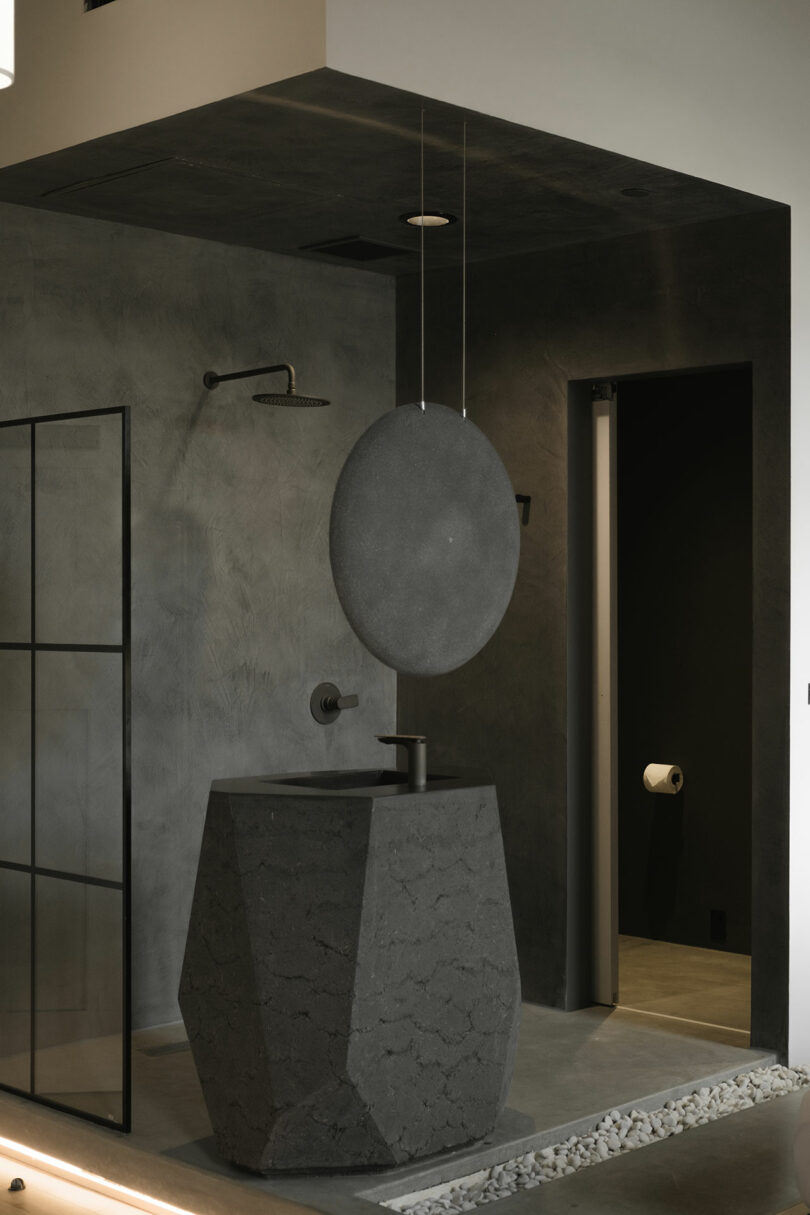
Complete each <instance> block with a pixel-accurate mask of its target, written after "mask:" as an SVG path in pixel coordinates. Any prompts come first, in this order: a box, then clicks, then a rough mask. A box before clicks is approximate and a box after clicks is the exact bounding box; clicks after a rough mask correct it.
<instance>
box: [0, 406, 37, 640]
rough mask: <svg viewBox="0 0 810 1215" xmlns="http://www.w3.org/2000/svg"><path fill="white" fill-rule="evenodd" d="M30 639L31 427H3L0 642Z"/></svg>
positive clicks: (0, 448) (0, 454)
mask: <svg viewBox="0 0 810 1215" xmlns="http://www.w3.org/2000/svg"><path fill="white" fill-rule="evenodd" d="M30 640H31V427H30V426H3V427H0V641H30Z"/></svg>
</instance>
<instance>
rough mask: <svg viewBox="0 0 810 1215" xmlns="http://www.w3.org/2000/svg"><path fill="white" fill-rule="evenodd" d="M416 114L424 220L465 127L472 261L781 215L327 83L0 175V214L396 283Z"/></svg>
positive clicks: (352, 82)
mask: <svg viewBox="0 0 810 1215" xmlns="http://www.w3.org/2000/svg"><path fill="white" fill-rule="evenodd" d="M422 106H424V109H425V208H426V210H429V209H436V210H440V211H449V212H452V213H455V214H456V215H460V214H461V203H462V176H461V140H462V123H463V122H464V120H465V119H466V121H467V123H468V128H467V145H468V154H467V166H468V167H467V194H468V210H467V233H468V236H467V251H468V258H469V259H470V260H471V261H477V260H481V259H485V258H493V257H503V256H511V255H515V254H521V253H527V252H532V251H540V250H543V249H551V248H555V247H557V246H561V245H569V244H582V243H585V242H588V241H598V240H605V239H608V238H610V237H617V236H624V235H629V234H631V233H634V232H641V231H645V230H652V229H659V228H668V227H672V226H675V225H679V224H685V223H698V222H700V221H703V220H711V219H719V218H721V217H725V216H731V215H738V214H741V213H744V212H750V211H757V210H764V209H767V208H770V207H773V206H777V205H779V204H776V203H773V202H770V201H769V200H767V199H763V198H758V197H757V196H755V195H752V194H743V193H741V192H740V191H737V190H730V189H727V188H726V187H724V186H719V185H715V184H713V183H711V182H707V181H703V180H701V179H699V178H696V177H687V176H685V175H683V174H680V173H673V172H670V171H668V170H666V169H661V168H657V167H656V166H654V165H650V164H646V163H644V162H643V161H638V160H631V159H629V158H628V157H624V156H617V155H615V154H614V153H612V152H605V151H602V150H601V149H599V148H592V147H590V146H588V145H587V144H582V143H575V142H573V141H572V140H568V139H561V138H560V137H558V136H555V135H548V134H546V133H545V132H543V131H536V130H533V129H532V128H530V127H524V126H518V125H516V124H515V123H509V122H504V121H503V120H501V119H498V118H491V117H488V116H487V115H484V114H477V113H473V112H466V111H464V110H461V109H458V108H457V107H455V106H450V105H446V104H444V103H442V102H437V101H433V100H429V99H426V100H422V99H421V98H419V97H417V96H415V95H414V94H412V93H406V92H403V91H402V90H399V89H392V88H388V87H386V86H385V85H381V84H375V83H374V82H372V81H368V80H362V79H359V78H357V77H354V76H346V75H343V74H342V73H340V72H334V71H331V70H330V69H328V68H324V69H322V70H320V71H317V72H311V73H308V74H307V75H304V76H296V77H293V78H291V79H290V80H285V81H282V82H281V83H279V84H273V85H268V86H267V87H266V88H262V89H255V90H253V91H252V92H249V93H242V94H240V95H239V96H237V97H230V98H228V99H227V100H225V101H218V102H214V103H213V104H212V105H207V106H202V107H200V108H199V109H196V110H188V111H186V112H185V113H183V114H177V115H176V116H174V117H172V118H165V119H161V120H160V121H158V122H151V123H146V124H145V125H144V126H141V127H135V128H133V129H132V130H129V131H122V132H120V133H118V134H115V135H108V136H105V137H104V138H102V139H96V140H93V141H92V142H90V143H85V144H79V145H77V146H76V147H73V148H68V149H66V150H64V151H61V152H54V153H52V154H51V155H49V156H42V157H38V158H37V159H35V160H29V161H26V162H24V163H22V164H18V165H13V166H10V167H9V168H6V169H2V170H0V200H3V201H6V202H13V203H20V204H22V205H24V206H31V207H44V208H46V209H47V210H50V211H66V212H69V213H71V214H74V215H83V216H88V217H91V218H94V219H106V220H114V221H117V222H119V223H127V224H138V225H140V226H142V227H146V228H159V229H161V230H162V231H166V232H176V233H181V234H183V235H187V236H198V237H205V238H207V239H209V240H218V241H225V242H226V243H228V244H234V245H245V246H248V247H251V248H255V249H267V250H272V251H274V252H277V253H288V254H296V255H298V256H303V257H318V258H319V259H320V260H323V261H330V262H333V263H334V264H340V265H353V266H358V265H362V266H364V267H365V268H366V269H370V270H376V271H380V272H382V273H390V274H397V273H402V272H412V271H414V270H416V268H417V266H418V248H419V232H418V229H414V228H411V227H408V226H407V225H405V224H403V223H402V222H400V220H399V216H400V215H401V214H402V213H403V212H406V211H413V210H416V209H418V205H419V128H420V111H421V108H422ZM628 189H629V190H634V191H635V190H638V191H646V192H647V193H644V194H643V195H642V196H628V195H626V194H625V193H623V191H624V190H628ZM350 237H351V238H355V237H359V238H361V241H362V242H368V241H370V242H375V243H378V244H382V245H384V246H389V247H390V248H389V249H388V250H383V253H384V254H385V255H384V256H381V257H378V258H375V259H373V260H363V259H362V258H360V257H357V256H355V257H352V258H345V257H338V256H336V254H335V252H334V250H333V251H332V252H331V253H329V252H317V253H316V252H313V251H312V250H307V249H306V248H305V247H306V246H309V245H313V244H315V243H320V242H332V241H339V240H341V239H343V238H350ZM460 248H461V224H454V225H452V226H450V227H447V228H442V229H434V230H429V231H427V232H426V234H425V250H426V253H425V258H426V264H427V265H428V266H430V267H435V266H442V265H451V264H457V263H458V261H459V258H460ZM350 252H353V253H354V254H355V255H357V254H359V253H361V252H366V253H368V252H369V250H368V248H364V247H363V244H361V245H360V246H358V245H356V244H355V245H354V247H351V248H350Z"/></svg>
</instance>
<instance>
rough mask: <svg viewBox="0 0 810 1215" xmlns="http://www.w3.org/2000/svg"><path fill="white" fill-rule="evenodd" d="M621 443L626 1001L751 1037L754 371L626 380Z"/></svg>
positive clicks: (622, 987) (622, 983)
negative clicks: (664, 776)
mask: <svg viewBox="0 0 810 1215" xmlns="http://www.w3.org/2000/svg"><path fill="white" fill-rule="evenodd" d="M616 441H617V456H616V458H617V477H616V485H617V528H618V531H617V569H618V580H617V594H618V598H617V629H618V680H617V682H618V831H619V933H620V950H619V1002H620V1003H621V1004H629V1005H631V1006H633V1007H644V1008H645V1010H647V1011H653V1012H657V1013H658V1015H674V1016H680V1017H683V1018H684V1019H686V1020H696V1021H703V1022H707V1023H710V1024H721V1025H724V1026H731V1027H732V1028H734V1029H736V1030H737V1031H738V1032H741V1031H742V1030H743V1029H747V1028H748V1026H749V1024H750V1022H749V1020H748V1018H749V1016H750V969H749V965H748V961H747V956H748V955H750V952H751V823H752V813H751V804H752V797H751V788H752V784H751V711H752V691H751V688H752V488H753V487H752V383H751V370H750V368H736V369H732V370H722V371H711V372H701V373H697V374H688V375H677V376H668V377H658V378H649V379H647V378H645V379H633V380H628V381H623V382H620V383H619V386H618V394H617V437H616ZM650 763H660V764H668V763H675V764H678V765H679V766H680V767H681V768H682V769H683V774H684V779H683V788H682V791H680V792H678V793H677V794H674V795H670V794H664V793H650V792H648V791H647V790H646V789H645V787H644V784H643V780H642V776H643V773H644V770H645V767H646V765H647V764H650ZM709 950H711V951H715V955H717V954H718V953H719V954H721V955H722V957H720V956H714V957H712V955H709V954H706V953H704V952H703V951H709ZM732 955H736V956H732ZM701 976H704V978H701ZM704 979H705V982H704ZM686 989H688V990H686ZM742 1004H744V1005H745V1007H744V1008H741V1005H742ZM741 1019H742V1020H743V1021H744V1025H743V1024H742V1023H741Z"/></svg>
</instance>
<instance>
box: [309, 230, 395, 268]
mask: <svg viewBox="0 0 810 1215" xmlns="http://www.w3.org/2000/svg"><path fill="white" fill-rule="evenodd" d="M300 248H301V250H302V252H306V253H326V254H328V256H329V257H345V258H346V259H347V260H348V261H352V262H374V261H379V260H380V259H382V258H384V257H412V256H413V251H412V250H411V249H402V248H400V246H398V245H384V244H382V242H381V241H377V240H366V238H365V237H364V236H342V237H341V238H340V240H323V241H318V243H317V244H315V245H301V246H300Z"/></svg>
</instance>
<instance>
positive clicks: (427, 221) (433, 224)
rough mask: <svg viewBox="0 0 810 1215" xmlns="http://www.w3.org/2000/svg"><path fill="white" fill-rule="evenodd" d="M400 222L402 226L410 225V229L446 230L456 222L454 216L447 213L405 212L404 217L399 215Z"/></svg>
mask: <svg viewBox="0 0 810 1215" xmlns="http://www.w3.org/2000/svg"><path fill="white" fill-rule="evenodd" d="M399 218H400V221H401V222H402V223H403V224H410V226H411V227H412V228H446V227H447V225H448V224H454V223H455V222H456V217H455V215H451V214H450V212H449V211H425V213H424V214H422V212H421V211H406V212H405V214H404V215H400V217H399Z"/></svg>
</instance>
